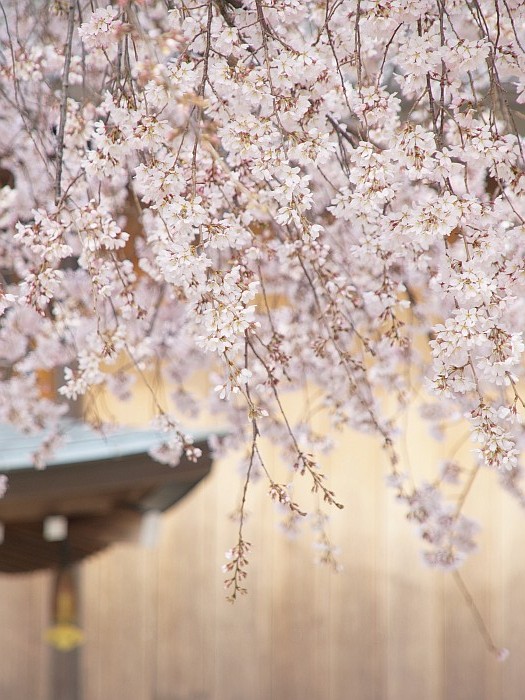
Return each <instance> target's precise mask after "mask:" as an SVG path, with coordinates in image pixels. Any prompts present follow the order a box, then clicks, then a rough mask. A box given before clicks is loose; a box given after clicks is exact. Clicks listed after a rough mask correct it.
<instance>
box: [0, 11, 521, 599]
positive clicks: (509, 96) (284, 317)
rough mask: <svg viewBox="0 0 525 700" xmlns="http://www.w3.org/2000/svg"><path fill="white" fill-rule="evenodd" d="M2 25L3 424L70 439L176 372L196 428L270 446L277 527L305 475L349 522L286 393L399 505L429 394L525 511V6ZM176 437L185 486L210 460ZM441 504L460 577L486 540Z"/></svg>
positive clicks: (100, 14) (33, 18)
mask: <svg viewBox="0 0 525 700" xmlns="http://www.w3.org/2000/svg"><path fill="white" fill-rule="evenodd" d="M4 5H5V8H6V10H5V11H6V19H7V24H6V25H3V26H2V27H0V41H1V42H2V46H3V51H2V53H1V54H0V85H1V95H2V100H3V105H2V116H1V117H0V257H1V274H2V277H1V283H2V285H1V294H0V309H1V322H0V372H1V381H0V395H1V399H2V401H1V402H0V405H1V410H0V414H1V415H0V417H1V419H2V420H3V421H7V422H11V423H15V424H17V425H19V426H21V427H23V429H25V430H28V431H31V430H38V429H41V428H43V427H45V428H49V429H50V430H51V431H53V430H56V428H57V426H58V424H59V422H60V417H61V415H62V414H63V412H64V410H65V404H64V403H61V402H62V401H64V399H69V400H74V399H76V398H77V397H80V396H84V397H86V400H89V397H90V395H91V393H92V392H93V391H94V390H95V389H96V388H97V387H99V388H100V387H108V388H109V389H110V390H113V391H117V392H118V393H119V394H120V395H121V396H127V395H128V394H129V387H128V382H127V380H126V378H125V374H126V368H134V370H136V372H137V373H138V375H139V376H140V377H142V379H143V380H144V381H145V382H147V375H148V372H149V371H150V370H154V371H155V372H157V373H160V374H161V376H162V378H163V380H164V383H165V385H166V386H170V387H172V390H173V397H172V398H173V404H174V406H175V413H177V414H178V418H177V421H178V420H180V421H181V422H180V425H182V424H183V422H184V421H183V416H184V413H185V412H187V411H190V412H192V413H193V412H194V411H195V409H196V408H198V407H199V405H200V406H202V407H203V408H205V410H212V411H217V412H219V413H220V414H221V418H220V423H221V425H227V426H229V428H230V429H231V432H230V434H229V436H228V437H227V438H225V440H224V443H225V444H227V445H229V446H235V445H237V446H238V445H242V444H247V445H251V448H250V455H251V457H250V459H249V464H250V470H249V472H248V476H247V479H248V481H249V480H250V478H251V476H252V475H253V474H255V473H256V472H257V473H262V474H263V475H264V476H265V478H267V479H268V483H269V490H270V493H271V495H272V497H273V498H274V499H276V500H277V501H278V502H280V503H281V504H282V503H283V502H285V501H286V492H285V490H282V489H281V487H279V488H277V486H276V485H278V484H280V483H288V482H289V481H291V480H292V478H293V475H294V474H299V475H302V476H303V477H304V478H305V479H308V480H310V484H311V486H312V490H313V491H314V498H315V494H317V495H322V496H323V500H324V503H325V505H326V506H327V507H329V506H331V505H336V506H338V505H340V504H339V503H338V502H337V501H336V500H335V496H334V494H333V493H332V491H331V490H330V489H329V487H328V486H327V485H325V475H324V474H323V473H322V471H321V470H320V464H319V460H320V458H321V457H322V455H321V453H322V448H323V441H322V440H320V439H317V438H315V433H314V430H313V429H312V426H311V425H310V416H309V415H308V413H309V412H308V411H306V412H305V414H304V415H302V416H301V417H299V418H295V417H294V418H292V417H290V416H289V415H288V414H287V412H286V410H285V404H284V403H283V400H282V395H283V393H284V392H286V391H289V390H292V391H298V390H302V389H305V390H306V389H308V391H313V392H314V393H315V395H316V397H317V398H316V407H315V411H317V412H321V413H323V414H324V415H326V416H327V417H328V418H329V419H330V421H331V422H332V425H333V426H334V427H337V428H340V427H349V428H353V429H358V430H362V431H366V432H369V433H375V434H376V435H377V436H378V437H379V440H380V442H381V444H382V445H383V446H384V448H385V451H386V454H387V455H388V458H389V463H390V468H391V473H392V476H393V478H394V479H397V478H398V476H399V473H400V472H399V470H400V469H401V467H400V466H399V455H398V450H397V447H396V440H398V438H399V436H400V435H401V437H402V432H403V429H404V428H403V425H404V424H403V421H402V420H398V417H399V416H400V415H402V414H403V412H404V411H405V410H406V407H407V406H408V405H410V404H411V403H414V402H417V400H418V399H417V394H418V391H420V389H421V387H424V390H425V391H426V392H427V396H426V398H425V401H426V404H425V407H424V409H423V412H422V415H423V418H424V419H425V420H427V421H428V423H429V428H430V432H431V434H433V435H437V434H438V433H443V431H444V430H445V431H446V429H447V427H448V425H449V424H450V423H452V422H454V421H455V422H457V421H467V422H468V424H469V425H470V430H471V436H472V439H473V443H474V446H475V449H476V452H475V460H476V467H487V468H488V469H489V470H492V471H493V472H495V473H496V474H497V476H498V478H499V480H500V481H501V483H502V485H503V486H504V487H505V488H506V489H507V490H508V491H510V492H511V493H512V494H513V495H514V496H516V497H517V498H518V500H519V502H520V503H523V502H524V501H525V497H524V495H523V492H522V490H521V487H520V477H521V473H522V464H521V455H522V452H523V448H524V445H525V432H524V430H523V408H524V406H525V403H524V400H523V399H522V395H521V381H522V375H523V366H524V364H523V354H524V349H525V346H524V340H523V332H524V330H525V329H524V319H525V294H524V292H525V290H524V274H523V273H524V269H523V268H524V264H523V261H524V259H525V235H524V234H525V209H524V202H525V197H524V193H525V174H524V173H523V137H522V135H521V133H520V131H519V128H520V124H522V120H523V115H522V114H521V113H520V110H521V109H522V107H521V105H522V104H523V100H524V98H523V88H524V85H523V80H522V76H523V73H524V69H525V53H524V50H523V39H522V37H520V31H522V29H523V23H524V21H525V6H524V4H523V3H522V2H521V1H520V0H505V2H503V3H502V2H500V0H478V2H476V11H475V12H474V11H472V8H471V6H470V5H469V4H468V3H465V2H463V1H462V0H450V2H447V3H446V6H445V3H441V2H437V3H434V2H430V0H423V1H421V0H419V1H417V2H416V1H415V0H395V1H394V2H383V1H379V0H347V1H346V2H341V3H332V4H331V3H328V2H319V1H318V0H302V1H301V2H299V1H297V0H284V1H283V0H279V2H276V1H275V0H268V1H267V2H265V3H262V2H261V0H242V2H241V1H237V0H236V1H235V2H232V1H231V0H220V2H219V1H218V0H217V1H215V0H204V1H203V0H199V1H198V2H197V0H195V1H194V0H185V2H180V1H179V0H173V1H171V2H164V1H161V0H150V1H149V2H140V3H139V2H132V1H129V2H118V3H117V2H114V3H111V4H107V0H106V1H105V2H104V3H97V2H93V3H91V4H90V5H89V6H86V7H84V6H82V8H81V7H80V6H79V5H78V6H77V3H74V2H70V3H48V2H44V0H38V1H37V2H34V1H32V2H29V0H22V1H21V2H7V3H4ZM495 7H496V8H497V11H495V10H494V8H495ZM14 26H16V32H13V31H10V27H14ZM520 76H521V77H520ZM203 369H204V370H206V372H207V374H208V376H210V377H212V380H211V381H210V387H209V388H210V391H209V397H208V399H207V400H206V401H205V400H204V399H202V397H199V398H198V399H197V398H196V397H195V396H194V395H193V394H192V386H191V381H189V378H190V377H191V376H192V375H193V374H194V372H195V371H196V370H203ZM42 371H56V372H57V375H60V376H61V377H62V378H63V379H62V380H61V384H62V385H61V388H60V389H59V392H58V397H57V399H56V400H55V401H53V400H52V399H50V397H49V396H46V394H45V392H44V391H43V390H42V389H41V387H40V384H39V381H40V380H39V377H40V376H41V372H42ZM385 396H388V397H392V398H393V400H394V402H395V403H396V407H397V408H396V410H395V411H392V410H391V407H392V404H391V402H389V401H385ZM428 397H430V398H428ZM156 406H157V412H158V414H159V418H160V419H161V420H164V421H165V420H168V418H167V415H165V407H164V408H163V407H162V406H161V402H160V401H158V400H157V402H156ZM179 414H180V415H179ZM171 421H172V422H171ZM177 421H175V419H172V418H169V425H168V424H166V425H167V427H166V440H165V443H164V444H163V446H162V447H161V448H159V450H158V453H157V456H158V457H159V459H161V460H162V461H165V462H168V463H169V464H175V463H176V462H177V461H178V459H179V458H180V457H181V455H182V454H183V453H184V452H185V453H186V456H187V457H188V458H190V459H194V458H197V456H198V455H197V454H196V453H195V450H193V448H192V446H191V444H190V442H189V441H188V439H187V437H186V436H185V435H184V432H183V431H182V430H181V429H180V427H178V426H179V423H178V422H177ZM174 426H175V427H174ZM260 437H268V438H269V439H271V440H272V441H273V442H274V444H276V445H279V446H280V447H281V448H282V450H283V454H284V457H285V461H286V463H288V464H289V465H290V474H287V475H276V476H275V477H274V476H272V475H271V474H270V472H269V470H268V467H267V465H265V464H264V463H263V460H262V456H261V454H260V452H259V450H258V441H259V439H260ZM314 454H315V456H314ZM306 455H307V456H308V458H307V459H306V457H305V456H306ZM254 462H257V467H256V468H254V469H253V470H252V466H253V464H254ZM459 473H460V477H462V476H463V475H464V474H465V473H466V472H465V471H464V470H460V472H459ZM429 483H430V482H428V481H427V482H423V483H421V484H419V485H416V486H415V487H414V489H413V491H410V492H408V491H406V490H405V491H403V497H402V498H401V500H402V501H403V503H404V504H405V506H406V509H407V513H408V515H409V517H410V518H411V519H412V520H415V521H417V522H418V523H419V525H420V527H419V530H420V534H421V536H422V538H423V540H424V541H425V542H426V543H427V544H431V545H432V548H431V550H430V553H429V554H428V555H427V559H428V560H429V561H430V563H431V564H432V565H437V566H443V567H444V568H450V567H451V566H455V565H456V564H457V563H458V561H459V560H460V559H462V558H463V556H464V555H466V554H468V553H469V552H470V551H472V550H473V547H474V545H473V536H474V530H475V528H474V527H473V525H472V524H471V522H470V521H469V520H468V519H467V518H466V517H465V516H463V514H462V513H461V512H460V510H461V507H463V502H464V500H465V498H462V497H461V496H460V497H459V500H458V504H459V506H460V508H459V510H454V505H451V504H450V503H448V501H447V500H446V499H445V500H443V495H442V493H441V491H440V489H441V486H440V484H441V481H439V479H438V481H437V482H436V483H435V485H432V486H429V485H428V484H429ZM460 487H461V488H462V489H464V491H461V493H465V494H466V492H467V490H468V488H469V486H468V483H467V481H462V480H461V478H460ZM276 489H277V490H276ZM279 489H281V490H279ZM283 494H284V495H283ZM283 499H284V500H283ZM447 503H448V505H447ZM294 506H296V509H297V511H299V510H300V509H302V508H303V505H302V504H301V505H297V504H295V503H294ZM315 509H316V507H314V510H315ZM301 512H302V510H301ZM423 513H424V516H423ZM321 520H322V518H321ZM320 541H323V542H328V541H329V539H327V535H326V534H325V535H323V536H322V537H321V538H320ZM241 543H244V541H243V540H241V542H240V543H239V545H238V548H237V549H234V550H233V552H234V556H233V559H232V561H234V562H235V565H234V566H235V567H237V568H238V569H239V570H240V566H241V564H243V563H244V559H245V551H246V547H245V544H246V543H244V544H243V546H241ZM330 551H331V550H330ZM458 552H459V554H458ZM230 570H231V569H230ZM236 571H237V569H236ZM234 580H235V586H234V591H236V590H237V588H236V586H237V583H236V579H235V576H234Z"/></svg>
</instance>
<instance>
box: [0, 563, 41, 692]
mask: <svg viewBox="0 0 525 700" xmlns="http://www.w3.org/2000/svg"><path fill="white" fill-rule="evenodd" d="M49 607H50V577H49V575H48V574H47V573H41V572H39V573H36V574H23V575H15V576H11V575H2V576H0V630H1V632H0V658H1V659H2V663H1V664H0V697H2V698H16V700H47V698H48V683H49V651H50V650H49V649H48V647H47V646H46V644H45V643H44V641H43V635H44V630H45V628H46V626H47V625H48V624H49Z"/></svg>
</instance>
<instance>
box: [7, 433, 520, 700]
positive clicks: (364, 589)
mask: <svg viewBox="0 0 525 700" xmlns="http://www.w3.org/2000/svg"><path fill="white" fill-rule="evenodd" d="M416 432H420V428H418V430H417V431H416ZM425 445H426V446H425ZM432 449H437V448H431V447H430V446H429V445H427V444H426V443H424V444H419V445H418V444H417V443H415V442H414V444H411V449H410V452H411V459H410V462H411V464H412V468H413V469H414V470H415V469H416V467H417V466H419V465H416V462H417V461H418V460H419V461H421V460H422V459H423V458H424V459H428V460H429V461H430V460H431V458H432V456H433V455H432V454H431V450H432ZM468 449H469V447H468V445H467V446H466V447H465V450H466V453H468ZM266 453H267V457H268V460H269V463H270V464H271V465H272V464H273V466H274V468H275V469H280V467H276V466H275V465H276V463H277V456H276V455H275V454H274V453H272V451H271V450H269V449H267V451H266ZM330 462H331V464H330V465H329V466H330V471H331V474H332V478H333V483H334V486H335V487H336V491H337V495H338V497H339V498H340V499H341V500H343V501H344V502H345V504H346V508H345V510H344V511H342V512H337V513H335V514H334V518H333V521H332V523H331V535H332V537H333V539H334V540H335V541H336V542H337V543H338V544H339V545H340V546H341V547H342V550H343V551H342V555H341V560H342V563H343V564H344V567H345V568H344V571H343V572H342V573H340V574H333V573H331V572H329V571H327V570H325V569H322V568H319V567H317V566H315V565H313V564H312V556H313V551H312V546H311V537H310V533H309V532H308V530H305V533H304V535H303V536H302V537H300V538H299V539H298V540H296V541H294V542H290V541H288V540H286V539H285V538H283V536H281V534H280V533H279V532H278V531H277V529H276V528H277V523H278V521H279V518H280V515H279V514H278V513H276V511H275V509H274V507H273V505H272V503H270V502H269V499H268V497H267V495H266V493H265V492H266V488H265V486H264V484H262V483H261V484H260V485H257V486H255V487H254V488H253V490H252V491H251V492H250V497H249V510H250V511H251V512H252V513H254V515H253V516H252V518H251V519H250V520H249V521H248V524H247V531H246V537H247V539H248V540H249V541H251V542H252V543H253V545H254V550H253V555H252V562H251V564H250V572H249V578H248V587H249V589H250V592H249V594H248V596H247V597H246V598H242V599H241V600H240V601H239V602H238V603H237V604H236V605H235V606H231V605H229V604H228V603H227V602H226V601H225V599H224V590H223V587H222V580H223V578H224V575H223V574H222V572H221V571H220V566H221V564H222V563H223V562H224V558H223V553H224V551H225V550H226V549H228V548H229V547H230V546H231V545H232V544H234V541H235V525H234V523H232V522H231V521H230V520H228V519H227V517H225V514H227V513H229V512H231V511H232V510H233V509H234V507H235V505H236V503H237V498H238V495H239V491H240V482H239V480H238V478H237V476H236V461H235V460H231V461H227V462H222V463H220V464H217V465H216V466H215V468H214V470H213V474H212V475H211V476H210V477H209V478H208V479H206V480H205V481H204V482H203V483H201V484H200V485H199V486H198V487H197V488H196V489H195V491H194V492H192V493H191V494H190V495H189V496H188V497H187V498H186V499H185V500H184V501H182V502H181V503H180V504H179V505H178V506H176V507H175V508H174V509H173V510H172V511H171V512H170V513H169V514H167V515H166V516H165V517H164V522H163V530H162V533H161V538H160V542H159V545H158V548H157V549H155V550H146V549H141V548H139V547H138V546H137V547H135V546H132V545H116V546H115V547H113V548H112V549H110V550H108V551H106V552H104V553H102V554H100V555H97V556H95V557H93V558H92V559H90V560H88V561H87V562H86V563H85V564H83V565H82V567H81V588H82V601H83V603H82V615H83V627H84V630H85V633H86V643H85V646H84V647H83V650H82V690H83V700H121V699H126V700H127V699H128V698H129V699H130V700H438V699H439V700H449V699H451V698H453V699H454V700H455V699H456V698H457V699H458V700H521V699H522V698H523V694H524V691H523V688H524V687H525V664H524V663H523V658H524V656H525V633H524V630H525V625H524V620H523V615H524V612H523V611H524V610H525V585H524V582H525V557H524V556H523V549H524V545H525V529H524V527H523V515H522V513H521V512H520V511H519V510H518V508H517V507H516V506H515V505H514V503H513V502H512V501H511V500H510V498H509V497H507V496H506V495H504V494H501V495H500V494H499V492H498V491H496V490H495V489H493V488H492V486H493V485H494V481H495V479H494V475H492V474H489V473H483V474H482V475H481V478H480V479H479V480H478V481H477V482H476V484H475V487H474V489H473V492H472V494H471V496H469V500H468V509H467V510H468V511H469V513H470V514H473V515H477V516H480V517H482V518H483V520H484V521H485V523H486V528H485V530H484V533H483V536H482V541H481V548H480V552H479V553H478V554H476V555H474V556H473V557H472V558H471V559H470V560H469V562H468V563H467V564H466V566H465V567H464V569H462V575H463V577H464V579H465V581H466V582H467V584H468V585H469V587H470V590H471V592H472V595H473V596H474V598H475V600H476V602H477V604H478V606H479V608H480V611H481V613H482V615H483V616H484V618H485V619H486V621H487V623H488V626H489V627H490V629H491V631H492V633H493V636H494V638H495V641H496V643H498V644H501V645H504V646H508V647H509V648H510V650H511V656H510V658H509V659H508V660H507V662H506V663H503V664H500V663H498V662H497V661H496V660H495V659H494V657H493V656H491V655H490V654H489V653H488V652H487V651H486V649H485V647H484V644H483V640H482V638H481V635H480V634H479V632H478V631H477V629H476V626H475V622H474V620H473V617H472V614H471V612H470V611H469V609H468V607H467V606H466V605H465V603H464V601H463V599H462V598H461V596H460V594H459V592H458V589H457V587H456V586H455V584H454V581H453V580H452V579H451V577H450V576H447V575H444V574H441V573H438V572H434V571H430V570H428V569H426V568H424V567H423V565H422V564H421V563H420V560H419V554H418V550H419V544H418V542H417V540H416V538H415V537H414V535H413V532H412V530H411V526H410V524H409V523H407V521H406V520H405V519H404V516H403V511H402V509H401V508H400V507H399V505H398V504H396V503H394V502H393V501H392V498H391V495H390V494H388V493H386V490H385V488H384V486H383V467H384V464H383V457H382V455H381V454H380V452H379V451H378V450H377V446H376V443H375V441H374V440H373V439H371V438H370V439H368V438H363V437H355V436H352V437H348V438H347V440H345V444H344V445H343V447H342V448H341V449H340V450H339V452H338V453H336V454H335V455H333V456H332V457H331V460H330ZM49 597H50V579H49V575H48V574H38V575H33V576H27V577H15V578H10V577H6V576H3V577H0V698H1V699H2V700H4V699H5V700H55V699H54V698H52V697H51V696H50V694H49V691H48V680H47V671H48V665H49V661H50V652H49V650H48V649H47V648H46V646H45V645H44V644H43V643H42V642H41V635H42V632H43V629H44V628H45V625H46V624H47V615H48V608H49Z"/></svg>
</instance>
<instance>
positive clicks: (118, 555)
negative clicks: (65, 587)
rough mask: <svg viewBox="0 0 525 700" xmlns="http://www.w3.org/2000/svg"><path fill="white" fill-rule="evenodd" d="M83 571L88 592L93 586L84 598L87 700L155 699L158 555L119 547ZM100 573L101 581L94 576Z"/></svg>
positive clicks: (84, 652) (85, 587)
mask: <svg viewBox="0 0 525 700" xmlns="http://www.w3.org/2000/svg"><path fill="white" fill-rule="evenodd" d="M84 567H85V569H84V581H83V589H84V591H86V590H87V589H88V588H89V587H90V586H91V587H92V589H91V592H90V595H89V596H86V597H85V599H84V614H83V621H84V629H85V634H86V643H85V645H84V647H83V678H84V686H85V688H86V693H85V695H86V698H85V700H89V698H95V697H96V698H98V699H99V700H112V698H115V697H122V696H124V697H126V696H127V697H133V698H134V699H135V698H136V700H150V699H151V698H152V688H153V686H154V678H153V676H154V668H153V666H152V659H153V658H154V650H152V648H151V647H152V645H155V644H156V629H155V626H156V615H155V606H154V604H153V601H152V591H154V584H153V580H152V579H153V576H155V575H156V554H155V552H152V551H150V550H145V549H143V548H140V547H134V546H130V545H119V546H114V547H113V548H111V549H110V550H108V551H106V552H103V553H101V554H99V555H97V556H96V557H94V558H93V560H91V561H89V562H87V563H86V564H85V565H84ZM96 568H98V569H99V571H98V576H93V569H96ZM94 599H96V603H95V605H93V602H94ZM90 605H93V608H91V609H90Z"/></svg>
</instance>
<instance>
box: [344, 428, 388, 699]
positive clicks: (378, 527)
mask: <svg viewBox="0 0 525 700" xmlns="http://www.w3.org/2000/svg"><path fill="white" fill-rule="evenodd" d="M333 460H334V461H335V462H336V463H337V464H339V469H338V470H337V471H336V473H335V474H334V481H335V483H336V484H337V486H336V492H337V495H338V497H339V498H340V499H341V500H342V501H343V502H344V504H345V510H344V511H342V512H341V513H340V514H337V515H336V516H334V521H333V523H334V529H333V538H334V542H335V543H337V544H339V545H340V546H341V548H342V554H341V560H342V563H343V566H344V569H343V571H342V572H341V573H340V574H338V575H335V576H333V577H332V581H331V584H332V604H331V621H332V622H331V648H332V654H331V656H332V659H331V685H332V688H333V697H334V699H337V698H341V697H346V696H348V697H355V698H363V700H376V699H381V698H384V697H385V696H384V683H385V665H386V643H387V639H386V626H385V624H386V621H385V619H384V617H383V614H382V613H383V606H384V596H385V590H384V587H383V582H384V579H383V571H384V553H385V552H384V546H383V542H382V539H381V536H382V532H383V530H382V528H383V518H384V512H383V506H384V502H383V499H382V497H383V495H384V488H381V485H382V482H383V474H382V465H381V464H380V460H379V462H378V451H377V445H376V443H375V441H374V440H373V439H371V438H366V437H363V436H356V435H352V434H351V435H347V436H346V441H345V442H344V443H343V446H342V448H341V449H340V450H339V452H338V453H336V454H335V455H334V457H333Z"/></svg>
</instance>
